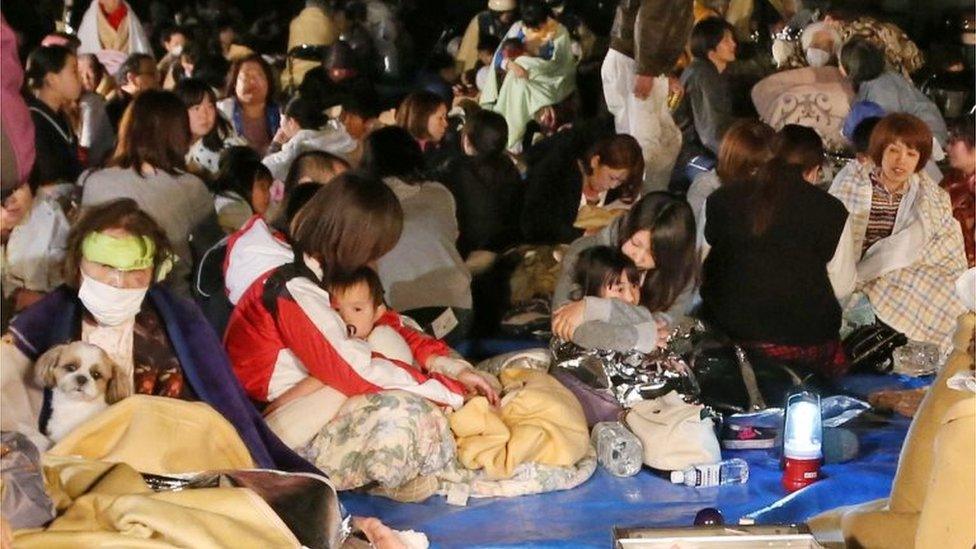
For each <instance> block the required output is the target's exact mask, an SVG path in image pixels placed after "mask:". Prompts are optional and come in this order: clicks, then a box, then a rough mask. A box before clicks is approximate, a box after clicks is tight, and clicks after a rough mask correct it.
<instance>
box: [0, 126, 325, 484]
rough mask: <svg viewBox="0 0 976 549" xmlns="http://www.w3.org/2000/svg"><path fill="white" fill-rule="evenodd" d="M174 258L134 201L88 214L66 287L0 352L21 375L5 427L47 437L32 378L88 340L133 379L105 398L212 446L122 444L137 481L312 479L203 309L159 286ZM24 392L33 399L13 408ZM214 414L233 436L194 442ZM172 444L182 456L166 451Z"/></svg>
mask: <svg viewBox="0 0 976 549" xmlns="http://www.w3.org/2000/svg"><path fill="white" fill-rule="evenodd" d="M182 118H183V119H185V117H182ZM131 184H133V185H134V184H137V183H136V182H133V183H131ZM171 250H172V249H171V247H170V244H169V241H168V239H167V238H166V233H165V231H164V230H163V228H162V227H161V226H160V225H159V224H157V223H156V221H154V220H153V218H152V217H151V216H150V215H149V214H148V213H146V212H145V211H143V210H141V209H139V206H138V205H137V204H136V202H135V201H134V200H132V199H129V198H121V199H118V200H114V201H111V202H106V203H104V204H100V205H98V206H92V207H88V208H85V209H84V210H82V213H81V216H80V218H79V219H78V221H77V222H76V223H75V225H74V227H72V230H71V233H70V234H69V236H68V244H67V252H66V257H65V262H64V278H65V282H66V284H65V285H62V286H60V287H59V288H57V289H56V290H54V291H53V292H52V293H50V294H49V295H48V296H47V297H45V298H44V299H43V300H41V301H39V302H38V303H36V304H34V305H33V306H31V307H29V308H27V309H26V310H24V311H23V312H22V313H21V314H19V315H18V316H17V317H16V318H15V319H14V320H13V322H12V324H11V329H10V332H9V333H8V335H7V336H5V337H4V340H3V343H2V344H0V346H2V347H3V357H4V369H5V370H7V369H8V368H10V369H11V370H10V371H18V372H21V373H22V374H23V375H24V376H25V378H24V382H23V384H22V385H21V386H20V389H19V390H15V389H14V387H13V386H12V385H8V383H6V382H5V383H4V394H3V397H4V399H3V400H4V428H5V429H6V428H7V427H6V426H7V425H9V424H10V423H9V422H16V421H20V422H22V423H21V425H38V426H39V430H40V431H41V432H43V431H44V425H43V424H42V423H43V422H44V421H46V420H44V419H43V418H42V416H41V402H42V397H41V395H40V388H39V387H36V385H35V384H34V382H33V381H27V379H28V377H27V376H28V372H33V368H32V367H31V363H33V362H34V361H36V360H37V359H38V357H39V356H40V355H42V354H44V353H45V352H46V351H48V350H49V349H52V348H54V347H55V346H57V345H60V344H62V343H66V342H71V341H75V340H81V341H84V342H86V343H89V344H91V345H94V346H96V347H99V348H100V349H101V350H103V351H104V352H105V353H106V354H107V355H108V356H109V357H110V358H111V359H112V360H113V361H114V362H115V363H116V364H118V365H119V366H120V367H121V368H122V369H123V371H128V372H130V374H129V375H130V376H131V381H128V383H126V384H121V383H118V384H116V385H114V386H113V387H112V389H110V390H109V391H108V394H107V395H108V398H110V399H112V401H115V400H122V399H125V397H127V396H128V395H132V394H136V395H142V397H141V399H138V400H133V401H130V402H128V403H127V404H128V405H130V406H135V407H137V411H138V410H145V413H146V415H145V416H144V418H145V420H143V421H139V420H138V419H135V420H133V421H137V422H138V423H137V424H138V425H139V426H140V428H146V426H148V425H156V424H157V421H158V420H149V418H151V417H173V418H179V420H180V421H181V423H180V424H179V428H180V429H181V430H182V429H189V430H190V432H191V433H193V434H196V435H199V437H200V438H204V439H207V440H208V441H209V444H208V447H206V448H199V447H198V448H193V450H194V451H189V450H190V449H188V448H179V445H180V442H179V441H177V440H174V439H172V438H168V437H166V436H163V434H162V433H161V434H160V437H159V438H158V439H157V440H158V444H160V445H162V446H163V447H162V448H157V449H156V450H155V451H154V452H146V451H145V450H144V449H143V450H142V451H141V452H140V451H139V450H138V449H134V450H135V451H126V450H125V448H124V446H123V445H124V440H125V439H126V437H122V442H116V445H115V447H114V451H115V452H121V454H120V453H116V454H114V455H115V457H117V458H119V461H123V459H122V457H121V456H123V455H124V456H125V458H127V459H124V461H126V462H128V463H129V464H130V465H132V466H133V467H135V468H136V469H138V470H141V471H146V470H151V471H172V472H189V471H198V470H202V469H209V468H213V467H218V468H220V467H231V468H249V467H262V468H273V469H283V470H289V471H305V472H315V469H314V468H313V467H312V466H311V465H310V464H309V463H307V462H305V461H304V460H303V459H301V458H299V457H298V456H297V455H296V454H295V453H294V452H292V451H291V450H289V449H288V448H287V447H286V446H285V445H284V444H282V442H281V441H280V440H279V439H278V438H277V437H276V436H275V435H274V434H273V433H272V432H271V431H270V430H269V429H268V427H267V425H265V423H264V421H263V420H262V419H261V416H260V414H258V413H257V411H256V410H255V409H254V406H253V405H251V403H250V402H249V401H248V400H247V396H246V395H245V394H244V391H243V390H241V387H240V385H239V384H238V383H237V380H236V379H235V378H234V374H233V371H232V370H231V367H230V363H229V362H228V360H227V354H226V353H225V352H224V350H223V347H222V345H221V342H220V338H219V337H218V336H217V334H216V333H214V331H213V328H211V327H210V325H209V324H208V323H207V321H206V319H204V317H203V315H202V314H201V313H200V309H199V308H197V306H196V305H195V304H193V303H192V302H190V301H188V300H186V299H184V298H181V297H179V296H177V295H176V294H174V293H173V292H172V291H170V290H169V289H168V288H166V287H165V285H163V284H161V282H162V281H163V280H164V279H165V278H166V277H167V276H168V275H169V274H171V273H170V272H169V271H170V266H171V265H172V262H173V259H172V251H171ZM21 368H22V369H21ZM30 379H31V380H32V379H33V377H32V376H31V377H30ZM18 394H19V395H20V396H22V397H26V398H23V399H21V398H17V395H18ZM163 397H166V398H163ZM177 400H183V401H195V402H203V403H206V404H208V405H209V407H197V406H194V407H192V408H191V407H186V406H184V405H181V404H179V403H177V402H176V401H177ZM114 409H116V407H114V406H113V407H112V408H110V409H109V411H108V412H106V413H111V410H114ZM214 411H216V412H218V413H219V414H220V415H221V416H223V418H224V419H226V421H229V422H230V424H231V425H233V427H234V430H235V431H236V433H228V432H221V430H220V429H214V430H213V431H209V430H208V431H205V432H203V433H198V432H196V431H197V429H202V428H203V426H207V425H210V426H213V425H215V423H214V420H212V419H209V416H212V415H216V414H215V413H214ZM187 414H189V415H187ZM138 417H139V415H138V413H137V415H136V418H138ZM222 422H223V420H218V423H222ZM163 423H165V422H163ZM169 428H170V429H173V428H175V427H174V426H170V427H169ZM140 440H145V438H142V439H140ZM194 440H197V439H196V438H195V439H194ZM171 445H172V446H175V448H171V449H166V447H167V446H171ZM94 446H95V447H98V448H99V449H101V448H102V447H100V446H98V445H94ZM77 448H85V447H84V446H78V447H77ZM88 448H89V451H91V447H88ZM42 449H43V448H42ZM177 452H179V453H181V454H187V455H186V456H184V457H183V458H181V460H179V461H180V462H181V464H182V465H183V466H185V467H189V469H186V470H182V471H175V470H173V469H172V464H171V463H160V460H161V458H160V456H172V455H174V454H175V453H177ZM84 457H86V458H88V459H102V458H103V457H104V456H103V455H85V456H84ZM228 459H229V460H230V461H228Z"/></svg>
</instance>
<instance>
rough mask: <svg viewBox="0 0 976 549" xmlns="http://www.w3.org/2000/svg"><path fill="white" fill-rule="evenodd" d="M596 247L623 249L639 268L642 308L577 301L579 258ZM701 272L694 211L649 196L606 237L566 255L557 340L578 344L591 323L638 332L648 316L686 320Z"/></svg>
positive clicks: (557, 296)
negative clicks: (575, 278)
mask: <svg viewBox="0 0 976 549" xmlns="http://www.w3.org/2000/svg"><path fill="white" fill-rule="evenodd" d="M594 246H611V247H614V248H617V249H619V250H620V251H621V252H623V253H624V255H626V256H627V257H629V258H630V260H631V261H633V262H634V265H635V266H636V267H637V270H638V273H639V275H640V277H639V280H640V300H639V302H638V304H637V305H632V304H629V303H625V302H623V301H621V300H618V299H604V298H599V297H592V296H591V297H586V298H585V299H582V300H579V301H573V298H574V297H575V296H576V292H575V291H574V290H575V288H576V286H575V285H574V283H573V276H574V273H575V272H576V262H577V258H578V257H579V255H580V254H581V253H582V252H583V250H586V249H589V248H592V247H594ZM697 268H698V257H697V253H696V251H695V218H694V216H693V215H692V213H691V207H690V206H689V205H688V203H687V202H685V201H684V200H681V199H678V198H675V197H674V196H672V195H671V194H670V193H666V192H654V193H649V194H647V195H644V196H643V197H642V198H641V199H640V200H638V201H637V202H636V203H634V205H633V206H632V207H631V208H630V211H628V212H627V213H626V214H624V215H622V216H620V217H618V218H617V219H616V220H614V221H613V222H612V223H611V224H610V225H608V226H607V227H606V228H604V229H603V230H602V231H600V232H599V233H597V234H594V235H590V236H584V237H582V238H580V239H579V240H577V241H576V242H573V244H572V245H570V247H569V249H567V250H566V254H565V255H564V256H563V260H562V263H561V266H560V272H559V278H558V279H557V280H556V289H555V291H554V292H553V296H552V309H553V315H552V332H553V335H555V336H558V337H560V338H562V339H564V340H566V341H570V340H573V338H574V337H575V334H576V331H577V328H579V327H580V326H581V325H582V324H584V323H586V322H591V321H597V322H603V323H607V324H616V325H620V326H630V327H633V326H636V325H637V324H639V323H640V322H642V320H640V319H642V318H645V317H646V312H648V311H649V312H651V313H667V314H668V315H669V316H670V317H672V318H677V317H680V316H684V315H686V314H687V313H688V308H689V305H690V298H691V294H692V290H693V289H694V284H695V279H696V272H697ZM638 308H643V309H644V311H641V310H638ZM663 343H664V342H663V341H661V342H659V344H663Z"/></svg>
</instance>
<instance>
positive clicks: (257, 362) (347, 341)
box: [224, 266, 464, 409]
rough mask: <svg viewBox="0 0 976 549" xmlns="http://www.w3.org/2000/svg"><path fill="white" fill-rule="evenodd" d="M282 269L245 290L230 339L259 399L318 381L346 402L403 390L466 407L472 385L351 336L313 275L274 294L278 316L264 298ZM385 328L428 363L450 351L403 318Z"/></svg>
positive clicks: (245, 381) (391, 316) (239, 368)
mask: <svg viewBox="0 0 976 549" xmlns="http://www.w3.org/2000/svg"><path fill="white" fill-rule="evenodd" d="M310 267H311V266H310ZM281 268H286V267H279V269H281ZM279 269H273V270H272V271H270V272H267V273H265V274H264V275H262V276H260V277H259V278H258V279H257V280H256V281H255V282H254V283H253V284H251V286H250V287H249V288H248V289H247V291H245V292H244V294H243V295H242V296H241V298H240V299H239V300H238V302H237V307H235V309H234V312H233V314H232V315H231V318H230V322H229V323H228V326H227V333H226V335H225V338H224V344H225V346H226V347H227V353H228V355H229V356H230V360H231V363H232V365H233V367H234V372H235V373H236V374H237V377H238V379H239V380H240V381H241V384H242V385H243V386H244V389H245V391H246V392H247V394H248V395H249V396H250V397H251V398H252V399H254V400H256V401H259V402H268V401H271V400H274V399H275V398H277V397H278V396H279V395H281V394H282V393H283V392H285V391H286V390H288V389H289V388H291V387H292V386H294V385H295V384H296V383H298V382H299V381H301V380H302V379H304V378H305V377H306V376H309V375H311V376H313V377H315V378H316V379H318V380H319V381H321V382H322V383H324V384H326V385H328V386H330V387H332V388H334V389H336V390H337V391H339V392H341V393H342V394H344V395H346V396H354V395H359V394H364V393H372V392H378V391H382V390H388V389H400V390H404V391H407V392H410V393H414V394H416V395H419V396H422V397H424V398H426V399H428V400H431V401H434V402H437V403H439V404H444V405H448V406H451V407H452V408H455V409H457V408H460V407H461V405H462V404H463V395H464V386H463V385H462V384H461V383H459V382H458V381H455V380H453V379H451V378H449V377H446V376H443V375H441V374H438V373H432V372H424V371H422V370H421V369H420V368H417V367H414V366H412V365H410V364H406V363H404V362H400V361H397V360H391V359H388V358H386V357H384V356H382V355H380V354H378V353H375V352H372V351H371V349H370V346H369V343H367V342H366V341H364V340H361V339H356V338H351V337H349V336H348V331H347V329H346V323H345V322H343V320H342V318H341V317H340V316H339V313H338V312H337V311H336V310H335V309H333V308H332V304H331V299H330V296H329V294H328V292H326V291H325V290H324V289H322V288H321V287H320V286H319V284H318V283H317V282H315V281H313V280H311V279H310V278H308V277H306V276H297V277H294V278H291V279H290V280H287V282H285V283H284V285H283V287H282V288H281V289H280V291H278V292H277V295H275V296H273V299H274V305H275V306H276V309H277V311H276V313H275V314H272V312H271V311H270V310H269V309H268V307H267V306H266V305H265V301H264V299H263V298H264V297H265V296H264V293H265V283H266V282H267V280H268V279H269V278H270V277H271V276H272V275H274V273H275V272H277V271H278V270H279ZM313 270H314V267H313ZM381 324H384V325H387V326H390V327H391V328H393V329H395V330H396V331H397V332H398V333H399V334H400V335H401V337H403V338H404V340H405V341H406V342H407V344H408V346H409V347H410V349H411V351H412V352H413V354H414V359H415V360H416V362H417V363H418V364H420V365H425V364H427V361H428V359H429V358H430V357H432V356H445V355H447V354H448V353H449V352H450V348H449V347H448V346H447V345H445V344H444V343H443V342H441V341H438V340H436V339H434V338H431V337H429V336H427V335H424V334H423V333H420V332H417V331H415V330H413V329H410V328H408V327H405V326H404V325H403V323H402V322H401V321H400V318H399V315H397V314H396V313H393V312H390V313H388V314H387V315H384V317H383V319H382V320H381Z"/></svg>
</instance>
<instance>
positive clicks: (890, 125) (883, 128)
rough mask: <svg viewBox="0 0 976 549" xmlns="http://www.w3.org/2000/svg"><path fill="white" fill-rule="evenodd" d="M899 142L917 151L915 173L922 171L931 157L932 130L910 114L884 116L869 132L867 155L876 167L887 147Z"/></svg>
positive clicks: (879, 163) (898, 113)
mask: <svg viewBox="0 0 976 549" xmlns="http://www.w3.org/2000/svg"><path fill="white" fill-rule="evenodd" d="M896 141H901V142H902V143H904V144H905V146H907V147H908V148H909V149H914V150H916V151H918V165H917V166H915V172H916V173H918V172H920V171H922V169H923V168H924V167H925V164H926V163H928V161H929V158H930V157H931V156H932V130H930V129H929V127H928V125H927V124H926V123H925V122H922V121H921V120H920V119H919V118H917V117H915V116H912V115H910V114H905V113H901V112H896V113H891V114H889V115H886V116H885V117H884V118H882V119H881V121H879V122H878V125H877V126H875V127H874V131H872V132H871V143H870V145H869V146H868V154H870V155H871V159H872V160H874V163H875V164H877V165H878V166H880V165H881V159H882V157H884V152H885V149H887V148H888V145H890V144H892V143H894V142H896Z"/></svg>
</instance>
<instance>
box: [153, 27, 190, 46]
mask: <svg viewBox="0 0 976 549" xmlns="http://www.w3.org/2000/svg"><path fill="white" fill-rule="evenodd" d="M174 34H182V35H183V36H184V37H186V38H189V37H190V34H189V33H188V32H187V31H186V29H184V28H183V27H181V26H179V25H172V26H169V27H166V28H165V29H163V30H162V32H160V33H159V41H160V42H162V43H164V44H165V43H166V42H169V40H170V39H171V38H173V35H174Z"/></svg>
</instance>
